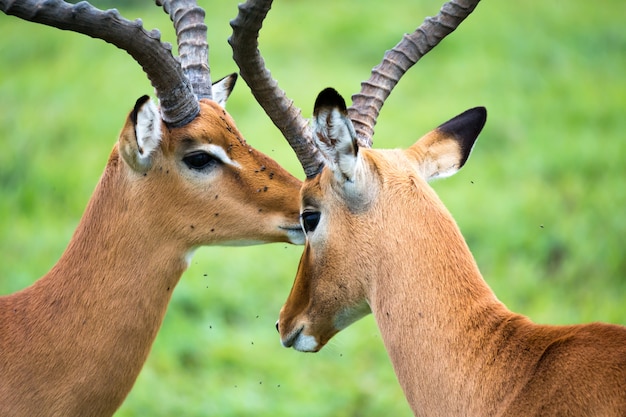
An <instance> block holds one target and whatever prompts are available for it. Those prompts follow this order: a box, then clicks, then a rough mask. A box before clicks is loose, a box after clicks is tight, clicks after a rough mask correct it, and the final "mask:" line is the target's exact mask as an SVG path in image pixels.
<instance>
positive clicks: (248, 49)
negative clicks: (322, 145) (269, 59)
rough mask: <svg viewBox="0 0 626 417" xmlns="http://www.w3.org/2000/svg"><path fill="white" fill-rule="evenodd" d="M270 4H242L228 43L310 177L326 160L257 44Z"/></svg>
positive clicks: (263, 1) (268, 1)
mask: <svg viewBox="0 0 626 417" xmlns="http://www.w3.org/2000/svg"><path fill="white" fill-rule="evenodd" d="M271 6H272V0H261V1H254V0H248V1H247V2H246V3H244V4H240V5H239V14H238V15H237V17H236V18H235V19H233V20H232V21H231V22H230V25H231V27H232V28H233V34H232V36H231V37H230V38H229V39H228V43H230V45H231V47H232V48H233V58H234V59H235V62H236V63H237V66H238V67H239V70H240V74H241V77H242V78H243V79H244V80H245V82H246V84H248V87H250V90H251V91H252V94H253V95H254V97H255V98H256V100H257V101H258V102H259V104H260V105H261V107H262V108H263V110H265V113H267V115H268V116H269V117H270V119H271V120H272V122H274V124H275V125H276V127H278V129H279V130H280V131H281V133H282V134H283V136H285V138H286V139H287V142H289V145H290V146H291V147H292V148H293V150H294V152H295V153H296V156H297V157H298V160H299V161H300V164H301V165H302V168H303V169H304V173H305V174H306V176H307V177H311V176H314V175H316V174H317V173H318V172H319V170H320V169H321V167H322V166H323V164H324V160H323V158H322V156H321V155H320V153H319V151H318V150H317V147H316V146H315V144H314V143H313V139H312V136H311V130H310V129H309V126H308V122H307V120H306V119H305V118H303V117H302V112H301V111H300V109H299V108H298V107H295V106H294V104H293V101H292V100H290V99H289V98H288V97H287V95H286V94H285V92H284V91H283V90H281V89H280V88H279V87H278V83H277V82H276V81H275V80H274V79H273V78H272V74H271V73H270V72H269V71H268V70H267V69H266V68H265V61H264V60H263V57H262V56H261V53H260V52H259V48H258V46H259V43H258V37H259V31H260V30H261V26H262V24H263V19H265V16H267V13H268V12H269V10H270V7H271Z"/></svg>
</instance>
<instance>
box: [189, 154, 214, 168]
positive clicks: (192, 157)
mask: <svg viewBox="0 0 626 417" xmlns="http://www.w3.org/2000/svg"><path fill="white" fill-rule="evenodd" d="M183 162H184V163H185V164H186V165H187V166H188V167H189V168H191V169H195V170H202V169H205V168H207V167H209V166H210V165H215V164H216V163H218V162H219V161H218V160H217V159H215V158H214V157H213V156H212V155H210V154H208V153H206V152H204V151H198V152H193V153H190V154H189V155H186V156H185V157H184V158H183Z"/></svg>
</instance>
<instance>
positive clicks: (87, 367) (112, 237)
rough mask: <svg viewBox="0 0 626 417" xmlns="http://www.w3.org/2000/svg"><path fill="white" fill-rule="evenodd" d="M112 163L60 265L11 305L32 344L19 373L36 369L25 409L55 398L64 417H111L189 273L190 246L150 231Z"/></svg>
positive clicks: (124, 178)
mask: <svg viewBox="0 0 626 417" xmlns="http://www.w3.org/2000/svg"><path fill="white" fill-rule="evenodd" d="M111 158H112V159H111V160H110V161H109V163H108V164H107V168H106V170H105V173H104V175H103V176H102V179H101V180H100V183H99V184H98V186H97V188H96V190H95V192H94V194H93V196H92V198H91V200H90V202H89V204H88V206H87V208H86V211H85V213H84V215H83V217H82V219H81V221H80V224H79V225H78V227H77V229H76V232H75V233H74V236H73V238H72V240H71V242H70V244H69V245H68V247H67V249H66V251H65V252H64V254H63V255H62V257H61V259H60V260H59V262H58V263H57V264H56V265H55V266H54V267H53V268H52V270H51V271H50V272H49V273H48V274H46V275H45V276H44V277H43V278H41V279H40V280H39V281H38V282H36V283H35V284H34V285H33V286H31V287H29V288H27V289H25V290H23V291H21V292H19V293H17V294H16V295H14V296H12V297H13V298H12V301H11V302H12V308H13V309H14V310H15V312H16V313H17V314H20V315H22V316H23V318H22V320H21V322H20V323H19V325H18V326H19V327H18V328H16V329H15V331H14V333H15V334H16V336H15V338H16V339H15V340H17V341H19V340H20V338H22V337H23V338H24V339H23V340H24V341H27V342H28V343H25V346H24V350H26V351H27V352H22V353H21V357H22V358H30V359H29V360H30V361H31V363H30V364H28V365H24V364H20V365H19V366H28V367H29V370H31V368H32V370H34V369H36V372H35V371H32V372H27V371H23V372H17V373H15V374H16V375H20V376H19V377H22V375H23V377H24V378H29V379H28V381H14V382H15V386H20V385H19V384H23V385H24V386H26V387H32V388H33V390H34V392H31V391H33V390H29V392H25V393H23V394H22V395H24V396H25V398H24V399H23V401H22V403H26V402H27V401H26V399H27V398H26V397H33V398H32V400H33V404H34V405H33V406H37V407H41V408H42V409H43V407H45V404H46V401H50V400H51V398H52V400H51V403H53V404H55V405H58V406H60V407H62V409H63V410H64V412H65V415H73V414H72V412H71V411H70V410H75V412H76V413H80V412H81V410H83V412H84V406H85V404H89V407H90V410H91V411H92V412H93V414H90V415H111V414H112V413H113V411H114V410H115V409H117V407H118V406H119V405H120V404H121V403H122V401H123V400H124V398H125V397H126V395H127V393H128V392H129V391H130V389H131V387H132V385H133V383H134V382H135V379H136V377H137V375H138V374H139V372H140V370H141V368H142V365H143V363H144V362H145V360H146V358H147V356H148V353H149V350H150V347H151V345H152V342H153V341H154V339H155V337H156V334H157V331H158V329H159V327H160V326H161V323H162V320H163V317H164V314H165V311H166V308H167V304H168V302H169V300H170V297H171V294H172V291H173V290H174V287H175V285H176V284H177V282H178V281H179V279H180V276H181V275H182V273H183V271H184V270H185V268H186V266H187V263H186V260H185V256H186V255H187V252H188V251H189V248H185V247H184V246H183V245H182V244H177V243H172V239H171V237H170V238H169V239H168V238H166V237H165V236H162V234H163V233H161V234H160V232H159V229H158V228H154V227H152V226H154V221H152V220H151V218H150V216H151V214H150V213H146V209H145V208H142V207H140V206H139V205H140V204H141V201H137V196H136V194H135V193H133V186H132V184H131V182H132V181H130V180H128V178H127V173H124V172H122V170H124V169H127V168H126V165H125V164H123V163H122V162H121V160H119V161H118V160H117V152H116V151H115V150H114V152H113V154H112V157H111ZM20 332H26V333H29V334H26V333H25V334H23V335H22V334H21V333H20ZM17 343H19V342H17ZM19 357H20V356H18V360H19ZM7 360H10V358H9V359H7ZM0 365H2V361H1V360H0ZM8 366H9V367H11V366H16V365H14V364H9V365H8ZM0 368H1V367H0ZM0 385H2V384H0ZM44 387H45V388H44ZM55 391H58V392H55ZM67 392H72V395H67V394H65V393H67ZM59 398H62V400H59ZM62 401H65V402H67V404H62V405H59V403H60V402H62ZM81 405H82V408H81ZM0 408H1V407H0ZM0 414H1V413H0ZM18 414H19V413H18ZM76 415H78V414H76Z"/></svg>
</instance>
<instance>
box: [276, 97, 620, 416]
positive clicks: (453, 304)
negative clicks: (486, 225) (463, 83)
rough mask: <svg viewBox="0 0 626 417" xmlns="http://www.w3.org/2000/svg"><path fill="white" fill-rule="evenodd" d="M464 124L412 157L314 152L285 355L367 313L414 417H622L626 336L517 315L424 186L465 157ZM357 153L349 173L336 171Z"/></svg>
mask: <svg viewBox="0 0 626 417" xmlns="http://www.w3.org/2000/svg"><path fill="white" fill-rule="evenodd" d="M323 110H324V109H323ZM329 119H330V118H329ZM455 120H457V122H458V121H459V120H458V119H455ZM461 122H463V123H465V122H464V121H463V120H462V119H461V120H460V122H458V123H455V124H446V125H443V126H442V127H443V129H442V128H439V129H437V130H435V131H433V132H431V133H430V134H428V135H426V136H425V137H424V138H422V139H421V140H420V141H418V142H417V143H416V144H415V145H413V146H412V147H411V148H409V149H408V150H406V151H400V150H394V151H390V150H387V151H382V150H371V149H361V148H360V149H358V152H354V155H352V154H351V153H350V151H345V150H344V151H341V150H337V149H339V148H340V147H341V146H340V145H336V146H329V143H332V144H333V145H334V144H335V143H340V144H341V143H343V144H346V143H349V141H350V140H351V138H336V137H335V138H330V139H329V140H327V141H322V142H324V143H321V144H319V145H318V146H320V149H324V147H325V146H326V147H330V148H331V150H330V151H328V150H327V149H326V151H325V153H326V156H327V166H326V167H325V168H324V170H323V171H322V172H321V173H320V174H319V175H317V176H316V177H314V178H310V179H307V181H306V182H305V183H304V185H303V188H302V191H301V200H302V207H301V209H302V211H303V215H304V214H305V213H306V212H307V211H310V212H319V213H320V214H321V215H320V220H319V224H318V225H317V226H316V227H315V228H314V229H313V230H310V231H309V232H308V233H307V243H306V247H305V250H304V253H303V255H302V258H301V261H300V265H299V268H298V272H297V276H296V279H295V282H294V286H293V288H292V290H291V293H290V294H289V297H288V299H287V302H286V303H285V305H284V306H283V309H282V310H281V314H280V320H279V325H278V327H279V331H280V333H281V338H282V341H283V344H284V345H285V346H288V347H289V346H293V347H294V348H296V349H298V350H303V351H317V350H319V349H321V348H322V347H323V346H324V345H325V344H326V343H327V342H328V340H329V339H330V338H331V337H332V336H333V335H334V334H336V333H337V332H338V331H340V330H342V329H343V328H345V327H346V326H348V325H349V324H350V323H351V322H353V321H355V320H357V319H359V318H360V317H362V316H363V315H365V314H367V313H368V312H369V311H371V312H372V313H373V314H374V317H375V319H376V322H377V324H378V326H379V329H380V332H381V335H382V338H383V341H384V344H385V347H386V349H387V351H388V353H389V356H390V358H391V361H392V363H393V366H394V369H395V372H396V374H397V377H398V380H399V382H400V384H401V386H402V388H403V390H404V393H405V395H406V397H407V399H408V402H409V403H410V405H411V407H412V409H413V412H414V413H415V415H419V416H446V417H449V416H591V415H594V416H625V415H626V328H625V327H622V326H618V325H611V324H601V323H593V324H586V325H573V326H547V325H538V324H535V323H533V322H531V321H530V320H529V319H528V318H526V317H524V316H521V315H519V314H515V313H513V312H511V311H509V310H508V309H507V308H506V307H505V306H504V305H503V304H502V303H501V302H500V301H499V300H498V299H497V298H496V296H495V294H494V293H493V292H492V291H491V289H490V288H489V287H488V285H487V284H486V282H485V281H484V280H483V278H482V276H481V274H480V271H479V270H478V267H477V265H476V263H475V261H474V258H473V256H472V254H471V252H470V250H469V248H468V247H467V245H466V243H465V240H464V239H463V236H462V235H461V232H460V231H459V228H458V227H457V225H456V223H455V221H454V220H453V218H452V216H451V215H450V213H449V212H448V211H447V209H446V208H445V207H444V205H443V204H442V203H441V201H440V200H439V198H438V197H437V195H436V194H435V192H434V191H433V190H432V188H431V187H430V186H429V185H428V184H427V182H426V180H427V179H429V178H430V177H433V176H436V174H437V173H438V172H439V170H443V171H446V167H447V168H450V169H451V170H455V169H458V168H459V167H460V166H462V165H463V163H464V162H465V159H466V158H467V156H468V155H469V149H467V142H466V143H463V141H462V140H459V137H463V136H468V135H469V134H468V133H464V131H463V129H464V127H463V126H462V125H463V123H461ZM483 122H484V121H483ZM323 123H324V122H321V123H320V124H323ZM345 123H349V121H347V120H346V121H345ZM326 124H327V125H330V123H328V122H327V123H326ZM333 124H334V125H337V122H336V121H335V122H334V123H333ZM467 124H471V121H470V122H467ZM451 126H452V127H451ZM481 127H482V126H481ZM452 130H453V131H452ZM479 130H480V129H478V131H479ZM477 134H478V132H476V135H477ZM317 137H318V138H320V137H323V135H317ZM472 143H473V140H472ZM470 145H471V144H470ZM342 146H343V145H342ZM470 148H471V146H470ZM350 155H352V156H351V157H352V158H353V159H354V161H357V162H355V164H354V165H355V166H356V168H355V169H354V170H349V169H343V168H342V167H341V166H338V164H336V163H334V162H333V161H336V160H340V159H339V158H340V157H341V158H344V166H350V164H348V163H345V160H346V158H348V157H350ZM333 157H334V158H333ZM448 172H451V171H448Z"/></svg>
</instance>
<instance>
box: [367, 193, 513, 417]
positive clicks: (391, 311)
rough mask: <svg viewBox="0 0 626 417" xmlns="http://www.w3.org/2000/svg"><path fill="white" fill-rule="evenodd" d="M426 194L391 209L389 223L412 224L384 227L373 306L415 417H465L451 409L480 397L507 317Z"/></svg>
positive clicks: (443, 215)
mask: <svg viewBox="0 0 626 417" xmlns="http://www.w3.org/2000/svg"><path fill="white" fill-rule="evenodd" d="M422 192H423V194H420V195H419V196H418V197H417V200H418V201H416V204H415V205H414V206H412V207H404V206H403V205H388V204H387V205H386V206H387V207H388V209H386V210H387V211H386V212H385V213H384V214H383V215H384V216H385V217H386V218H387V219H393V218H396V219H410V221H407V222H398V224H397V225H394V226H395V227H396V229H395V230H394V229H393V227H394V226H391V225H390V222H386V225H390V226H391V227H392V228H390V229H388V232H390V233H394V234H395V236H394V237H395V239H392V238H389V239H380V240H379V241H380V242H384V247H379V248H376V249H377V251H378V255H377V257H375V258H374V259H380V256H381V255H382V256H385V258H384V259H390V261H387V262H384V268H380V269H378V274H377V275H376V276H375V277H373V278H372V279H373V280H374V281H375V282H374V283H373V285H372V286H371V288H372V291H371V294H370V305H371V308H372V312H373V314H374V316H375V318H376V321H377V323H378V326H379V328H380V331H381V335H382V338H383V341H384V343H385V346H386V349H387V351H388V353H389V356H390V359H391V361H392V363H393V365H394V368H395V371H396V374H397V376H398V380H399V382H400V384H401V385H402V387H403V390H404V391H405V395H406V397H407V399H408V401H409V404H410V405H411V407H412V408H413V411H414V412H415V413H416V415H428V416H439V415H441V416H451V415H463V414H464V411H468V410H457V409H454V407H453V405H454V404H472V403H473V401H480V400H481V399H480V398H479V397H480V395H482V394H481V389H480V387H481V372H482V369H483V366H485V365H486V362H481V361H482V360H483V358H486V357H487V356H489V355H488V354H487V355H483V353H485V352H486V351H487V350H488V345H489V343H490V338H491V335H490V331H489V330H490V329H493V328H494V326H496V327H497V326H498V325H497V323H499V322H502V320H504V319H505V318H506V317H508V316H509V315H510V313H509V312H508V311H507V310H506V308H505V307H504V306H503V305H502V304H501V303H500V302H499V301H498V300H497V299H496V297H495V295H494V294H493V293H492V291H491V290H490V289H489V287H488V286H487V284H486V283H485V282H484V280H483V278H482V276H481V274H480V272H479V270H478V267H477V266H476V263H475V261H474V259H473V257H472V254H471V253H470V251H469V248H468V247H467V245H466V243H465V241H464V239H463V237H462V235H461V233H460V231H459V229H458V227H457V225H456V223H455V222H454V220H453V219H452V217H451V215H450V214H449V213H448V212H447V210H446V208H445V207H444V206H443V204H442V203H441V202H440V201H439V199H438V197H437V196H436V195H435V193H434V192H433V191H432V190H431V189H429V188H428V189H427V190H420V193H422ZM419 200H421V201H419ZM390 210H391V211H393V212H390ZM402 210H406V211H405V212H402ZM400 223H401V224H400ZM407 224H410V225H411V226H409V227H407ZM394 241H395V242H397V244H395V245H392V246H389V245H388V243H389V242H394ZM399 258H400V259H399ZM459 398H464V401H458V399H459ZM465 415H468V414H465Z"/></svg>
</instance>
